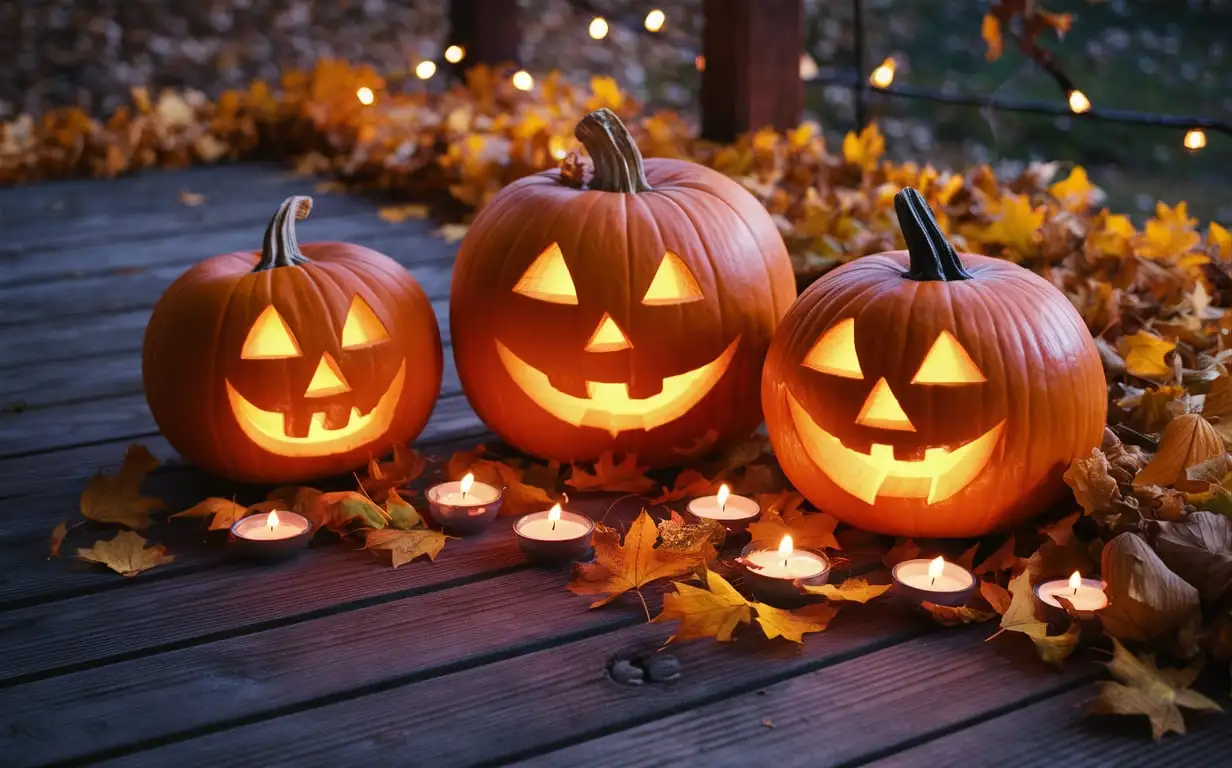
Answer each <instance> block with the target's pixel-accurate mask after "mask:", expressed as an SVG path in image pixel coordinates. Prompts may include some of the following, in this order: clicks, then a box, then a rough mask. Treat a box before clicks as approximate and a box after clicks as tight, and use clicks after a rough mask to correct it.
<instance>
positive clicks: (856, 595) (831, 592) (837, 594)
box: [801, 576, 891, 603]
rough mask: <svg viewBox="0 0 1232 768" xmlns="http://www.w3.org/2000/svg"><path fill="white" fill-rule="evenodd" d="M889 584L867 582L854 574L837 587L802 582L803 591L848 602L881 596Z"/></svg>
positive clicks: (862, 601) (865, 600) (858, 601)
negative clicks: (810, 584)
mask: <svg viewBox="0 0 1232 768" xmlns="http://www.w3.org/2000/svg"><path fill="white" fill-rule="evenodd" d="M890 586H891V585H890V584H869V583H868V579H865V578H862V577H860V576H855V577H852V578H850V579H847V580H846V581H844V582H843V583H842V584H840V585H838V586H837V587H836V586H834V585H833V584H821V585H820V586H815V587H813V586H809V585H807V584H802V585H801V587H803V588H804V591H805V592H808V593H810V594H814V595H821V596H822V597H824V598H826V599H827V600H834V601H839V602H844V601H845V602H850V603H867V602H868V601H869V600H872V599H874V598H877V597H881V596H882V595H884V594H885V593H886V592H888V591H889V589H890Z"/></svg>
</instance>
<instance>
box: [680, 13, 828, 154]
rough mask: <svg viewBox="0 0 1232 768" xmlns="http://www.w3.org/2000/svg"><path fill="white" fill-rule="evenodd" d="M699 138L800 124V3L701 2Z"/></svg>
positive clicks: (724, 138)
mask: <svg viewBox="0 0 1232 768" xmlns="http://www.w3.org/2000/svg"><path fill="white" fill-rule="evenodd" d="M704 8H705V13H706V23H705V32H704V34H703V35H702V55H703V56H705V57H706V65H705V69H704V70H703V71H702V135H703V136H704V137H705V138H707V139H711V140H714V141H731V140H732V139H734V138H736V136H738V135H739V134H741V133H743V132H745V131H750V130H756V129H758V128H764V127H767V126H770V127H773V128H776V129H778V130H786V129H788V128H794V127H796V126H797V125H799V123H800V112H801V108H802V105H803V100H804V86H803V83H801V81H800V52H801V50H802V49H803V47H804V4H803V2H802V0H705V5H704Z"/></svg>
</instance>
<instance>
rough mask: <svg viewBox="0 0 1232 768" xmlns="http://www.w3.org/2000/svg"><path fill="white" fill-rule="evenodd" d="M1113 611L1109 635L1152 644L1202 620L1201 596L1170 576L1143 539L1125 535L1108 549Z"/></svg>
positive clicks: (1106, 612)
mask: <svg viewBox="0 0 1232 768" xmlns="http://www.w3.org/2000/svg"><path fill="white" fill-rule="evenodd" d="M1101 573H1102V574H1103V579H1104V582H1105V584H1106V585H1107V586H1106V587H1105V591H1106V592H1107V593H1108V607H1106V608H1104V609H1103V610H1101V611H1100V612H1099V616H1100V619H1101V620H1102V621H1103V624H1104V630H1105V631H1106V632H1107V633H1108V634H1109V635H1111V636H1112V637H1115V638H1117V639H1119V640H1139V641H1143V642H1147V641H1151V640H1154V639H1156V638H1159V637H1162V636H1164V635H1167V634H1169V633H1172V632H1175V631H1176V630H1178V629H1179V628H1181V626H1182V625H1183V624H1185V623H1186V622H1191V621H1193V620H1195V618H1196V617H1197V616H1198V615H1199V610H1200V604H1199V600H1198V590H1196V589H1194V587H1192V586H1191V585H1190V584H1188V583H1186V581H1185V580H1184V579H1182V578H1181V577H1180V576H1177V575H1176V574H1175V573H1173V572H1172V571H1170V570H1168V566H1166V565H1164V562H1163V561H1162V560H1160V559H1159V556H1158V555H1156V554H1155V551H1154V550H1152V549H1151V548H1150V546H1149V545H1147V543H1146V541H1144V540H1143V539H1142V537H1140V536H1138V535H1137V534H1133V533H1122V534H1121V535H1119V536H1117V537H1116V538H1115V539H1113V540H1112V541H1110V542H1108V544H1107V545H1105V546H1104V552H1103V564H1102V568H1101Z"/></svg>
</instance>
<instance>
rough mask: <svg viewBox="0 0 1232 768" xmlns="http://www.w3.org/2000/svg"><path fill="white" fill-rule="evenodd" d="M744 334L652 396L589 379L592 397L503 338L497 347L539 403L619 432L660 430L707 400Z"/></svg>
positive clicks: (581, 423)
mask: <svg viewBox="0 0 1232 768" xmlns="http://www.w3.org/2000/svg"><path fill="white" fill-rule="evenodd" d="M739 344H740V337H739V336H737V337H736V339H735V340H734V341H733V342H732V343H731V344H729V345H728V346H727V349H725V350H723V353H722V354H720V355H719V356H718V357H716V358H715V359H713V360H711V361H710V362H708V363H706V364H705V365H703V366H701V367H700V368H694V369H693V370H691V371H685V372H684V373H680V374H677V375H675V376H668V377H667V378H665V379H663V389H662V390H660V391H659V392H658V393H656V394H654V395H651V396H650V397H646V398H642V399H640V400H639V399H634V398H631V397H629V385H628V384H627V383H623V384H621V383H608V382H601V381H587V382H586V395H587V396H586V397H576V396H574V395H570V394H568V393H567V392H561V391H560V390H559V389H557V388H556V387H554V386H552V382H551V381H549V380H548V376H547V374H545V373H544V372H543V371H540V370H539V369H538V368H535V367H534V366H533V365H531V364H530V363H527V362H526V361H524V360H522V358H520V357H518V356H517V355H515V354H514V353H513V352H512V351H511V350H510V349H509V348H508V347H506V346H505V345H504V344H502V343H501V342H500V341H499V340H497V342H496V352H497V355H499V356H500V359H501V362H502V363H504V365H505V370H506V371H508V372H509V376H510V378H512V379H513V381H514V383H515V384H517V385H518V388H519V389H521V390H522V392H524V393H525V394H526V396H527V397H529V398H530V399H531V400H532V401H534V403H535V405H537V406H539V407H540V408H542V409H543V410H545V411H547V412H548V413H550V414H552V415H553V416H555V417H556V418H558V419H560V420H561V421H564V422H567V423H569V424H572V425H574V426H575V427H594V428H596V429H603V430H607V431H608V432H609V433H611V435H612V436H613V437H615V436H616V435H617V434H619V433H621V432H624V431H625V430H630V429H654V428H655V427H661V426H663V425H664V424H666V423H668V422H669V421H674V420H675V419H678V418H680V417H681V416H683V415H684V414H686V413H688V412H689V410H691V409H692V408H693V406H695V405H697V404H698V403H699V402H701V400H702V398H704V397H705V396H706V395H707V394H709V393H710V390H711V389H714V385H715V384H718V383H719V379H721V378H723V374H724V373H726V372H727V368H728V366H730V365H731V361H732V358H733V357H735V356H736V347H737V346H739Z"/></svg>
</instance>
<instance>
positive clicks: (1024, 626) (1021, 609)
mask: <svg viewBox="0 0 1232 768" xmlns="http://www.w3.org/2000/svg"><path fill="white" fill-rule="evenodd" d="M1009 592H1010V604H1009V607H1008V608H1006V609H1005V613H1003V614H1001V629H1000V630H998V631H997V635H999V634H1001V633H1002V632H1021V633H1022V634H1024V635H1026V636H1027V637H1030V638H1031V639H1035V638H1041V637H1045V636H1047V634H1048V622H1046V621H1040V620H1039V619H1037V618H1036V617H1035V593H1034V592H1033V591H1032V590H1031V574H1030V573H1029V572H1028V571H1023V572H1022V573H1020V574H1018V575H1017V576H1015V577H1014V578H1012V579H1010V588H1009ZM997 635H993V637H996V636H997Z"/></svg>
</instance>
